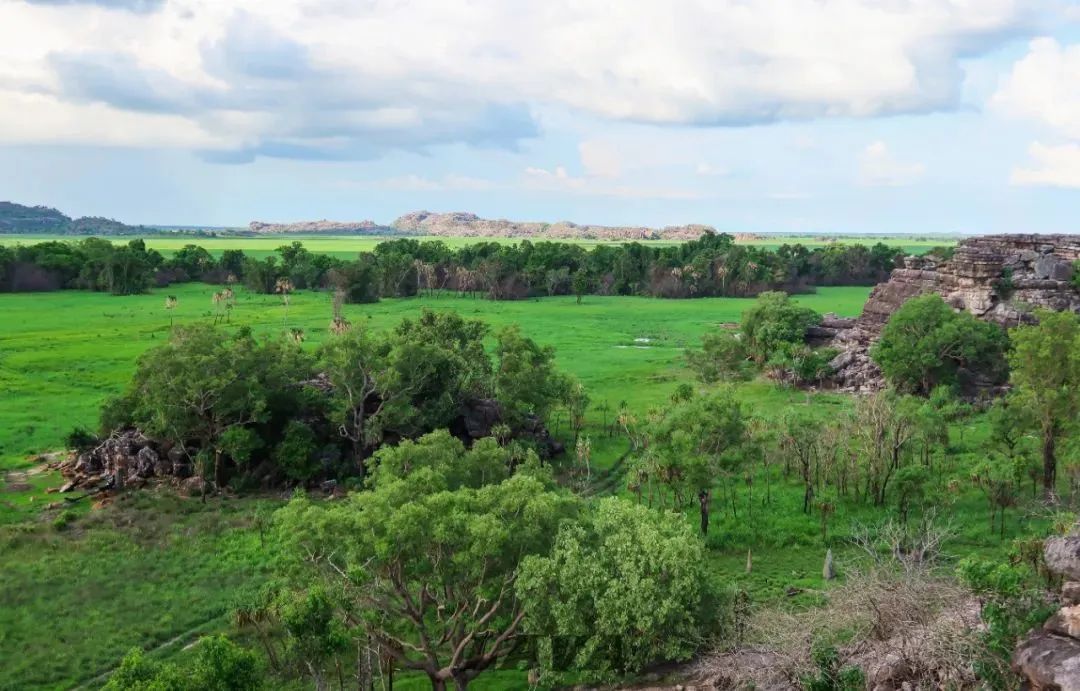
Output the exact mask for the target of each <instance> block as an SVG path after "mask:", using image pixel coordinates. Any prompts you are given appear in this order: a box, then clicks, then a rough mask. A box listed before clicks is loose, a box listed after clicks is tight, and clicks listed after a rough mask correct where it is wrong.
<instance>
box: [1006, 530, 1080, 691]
mask: <svg viewBox="0 0 1080 691" xmlns="http://www.w3.org/2000/svg"><path fill="white" fill-rule="evenodd" d="M1043 558H1044V560H1045V561H1046V568H1047V569H1048V570H1049V571H1050V572H1052V573H1055V574H1058V575H1061V576H1063V577H1065V578H1067V579H1070V580H1066V581H1065V583H1064V585H1063V587H1062V589H1061V600H1062V607H1061V609H1059V610H1058V612H1057V614H1055V615H1054V616H1052V617H1050V619H1048V620H1047V621H1046V623H1045V624H1043V627H1042V628H1041V629H1039V630H1036V631H1033V632H1032V633H1030V634H1028V636H1027V637H1025V638H1024V639H1023V640H1022V641H1020V644H1019V645H1018V646H1017V648H1016V653H1015V654H1014V655H1013V668H1014V669H1015V670H1016V671H1017V673H1019V674H1020V676H1021V677H1022V678H1023V679H1024V685H1023V687H1022V688H1023V689H1030V691H1080V583H1078V582H1077V581H1076V580H1073V579H1080V536H1075V535H1070V536H1066V537H1052V538H1049V539H1047V540H1046V543H1045V544H1044V546H1043Z"/></svg>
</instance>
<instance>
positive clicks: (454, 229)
mask: <svg viewBox="0 0 1080 691" xmlns="http://www.w3.org/2000/svg"><path fill="white" fill-rule="evenodd" d="M391 226H392V227H393V228H394V230H396V231H398V232H399V233H407V234H410V235H436V236H445V237H481V238H542V239H545V240H567V239H585V240H697V239H698V238H700V237H701V234H702V233H704V232H705V231H707V230H712V231H715V229H714V228H713V227H712V226H706V225H699V224H691V225H685V226H666V227H664V228H648V227H646V226H593V225H578V224H577V223H571V222H570V221H559V222H558V223H542V222H537V221H508V220H506V219H486V218H480V217H479V216H477V215H476V214H472V213H467V212H463V211H455V212H450V213H433V212H430V211H414V212H412V213H408V214H405V215H404V216H401V217H399V218H398V219H397V220H395V221H394V222H393V223H392V224H391Z"/></svg>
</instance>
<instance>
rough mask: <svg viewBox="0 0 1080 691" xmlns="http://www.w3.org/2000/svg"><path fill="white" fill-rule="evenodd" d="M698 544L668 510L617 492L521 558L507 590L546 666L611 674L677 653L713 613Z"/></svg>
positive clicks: (680, 655) (684, 652)
mask: <svg viewBox="0 0 1080 691" xmlns="http://www.w3.org/2000/svg"><path fill="white" fill-rule="evenodd" d="M709 583H710V581H709V578H708V575H707V567H706V561H705V550H704V546H703V544H702V543H701V540H700V539H698V538H697V537H695V536H694V534H693V532H692V531H691V530H690V529H689V527H688V526H687V525H686V523H685V522H683V521H682V520H680V519H679V518H678V516H677V515H675V514H672V513H666V512H659V511H653V510H651V509H648V508H645V507H644V506H640V505H636V504H634V503H632V502H628V501H626V500H622V499H617V498H608V499H604V500H601V501H600V502H599V503H597V504H596V507H595V509H594V511H593V512H591V513H590V514H589V516H588V518H587V519H586V520H585V521H583V522H581V523H567V524H564V525H563V526H562V528H561V529H560V530H559V532H558V537H557V539H556V542H555V545H554V549H553V550H552V552H551V553H550V555H545V554H537V555H535V556H530V557H527V558H526V559H525V560H524V562H523V564H522V566H521V575H520V576H519V578H518V583H517V592H518V596H519V597H520V598H521V600H522V602H523V603H524V607H525V610H526V612H527V613H528V615H527V618H526V621H525V626H526V628H527V630H528V632H529V634H530V635H531V636H538V637H544V638H547V639H550V643H549V653H548V654H547V655H546V656H544V657H546V659H542V662H543V663H544V664H545V666H546V670H545V671H546V672H548V673H553V674H555V675H556V678H558V675H559V674H560V673H567V672H568V673H572V676H578V675H583V676H584V677H585V678H586V679H590V680H596V681H599V680H615V679H618V678H620V677H622V676H624V675H627V674H633V673H635V672H638V671H640V670H641V669H642V668H644V667H645V665H647V664H649V663H652V662H656V661H661V660H685V659H687V658H688V657H690V656H691V655H692V654H693V653H694V651H696V650H697V648H698V646H699V645H700V644H701V642H702V640H703V637H704V634H705V628H706V626H707V621H708V620H709V619H710V618H711V617H712V616H713V615H714V613H713V612H711V611H708V610H707V605H708V603H710V602H711V595H712V594H711V592H710V590H709Z"/></svg>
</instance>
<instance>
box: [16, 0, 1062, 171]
mask: <svg viewBox="0 0 1080 691" xmlns="http://www.w3.org/2000/svg"><path fill="white" fill-rule="evenodd" d="M1042 6H1043V3H1042V2H1031V1H1030V0H980V1H979V2H977V3H976V2H957V1H956V0H890V1H889V2H881V1H880V0H844V1H842V2H821V0H789V2H785V3H782V5H780V4H776V3H772V2H746V1H745V0H719V1H715V0H676V1H675V2H672V3H652V2H644V1H641V2H631V1H629V0H628V1H627V2H624V3H620V4H619V7H618V10H619V11H618V12H613V11H612V8H611V5H610V3H608V2H601V1H600V0H595V1H586V2H580V1H579V0H552V1H551V2H548V3H526V2H506V1H505V0H478V1H477V2H471V3H468V4H461V3H446V2H443V1H442V0H414V1H413V2H407V3H406V2H394V1H391V0H371V1H369V2H362V3H347V2H341V0H236V1H235V2H228V3H224V2H206V1H205V0H156V1H155V0H36V1H35V2H33V3H0V26H2V27H3V29H2V30H0V33H2V34H3V35H4V37H5V38H10V39H11V40H6V41H0V65H3V64H4V63H7V64H8V65H13V66H15V65H17V66H18V69H17V70H16V69H15V67H12V70H11V71H12V73H13V74H16V73H17V74H18V75H19V80H20V81H19V83H18V84H17V85H15V84H14V82H13V81H11V80H9V81H8V82H7V85H6V86H5V82H4V80H2V79H0V91H2V90H4V89H7V90H8V91H17V92H19V93H28V92H35V93H42V94H45V95H47V97H48V98H49V99H51V100H50V101H49V102H50V103H52V104H53V107H54V108H56V109H58V110H60V109H74V108H80V107H86V106H88V105H94V106H98V107H105V108H109V109H112V110H115V111H120V112H125V113H140V114H145V117H146V120H145V121H146V122H147V123H149V122H150V121H151V120H152V118H153V116H161V115H169V116H173V117H179V118H183V119H184V120H185V121H186V122H188V123H189V127H190V128H191V129H194V130H197V131H200V132H204V133H206V135H207V137H208V138H209V139H212V140H214V141H216V142H228V144H227V145H223V146H218V147H214V148H210V149H208V150H207V151H206V155H207V156H208V157H211V158H215V159H216V160H225V161H237V162H239V161H245V160H252V159H253V158H255V157H257V156H282V157H297V158H342V159H356V158H367V157H372V156H378V155H381V154H382V153H384V152H386V151H390V150H399V149H404V150H412V151H426V150H428V149H429V148H430V147H432V146H436V145H440V144H448V143H465V144H469V145H473V146H482V147H497V148H515V147H517V146H519V144H520V142H522V141H523V140H526V139H528V138H530V137H533V136H535V135H536V134H537V132H538V125H537V121H536V115H535V113H536V112H537V111H538V110H542V109H544V108H549V107H555V108H560V109H567V110H569V111H571V112H578V113H588V114H590V115H592V116H594V117H599V118H607V119H614V120H624V121H631V122H649V123H657V124H662V125H673V124H674V125H705V126H712V125H743V124H756V123H768V122H774V121H779V120H792V119H809V118H820V117H836V116H844V117H874V116H880V115H891V114H896V113H918V112H927V111H933V110H939V109H943V108H951V107H954V106H956V104H957V102H958V99H959V93H960V86H961V83H962V79H963V74H962V70H961V68H960V60H961V59H962V58H964V57H967V56H971V55H976V54H979V53H981V52H983V51H988V50H991V49H993V48H995V47H996V46H998V45H1001V44H1002V42H1004V41H1005V40H1006V39H1008V38H1009V37H1011V36H1014V35H1017V34H1023V33H1025V32H1027V31H1029V30H1030V27H1031V26H1033V24H1034V22H1035V21H1036V20H1037V19H1038V18H1039V17H1040V12H1041V11H1042ZM102 7H108V8H112V9H126V10H131V11H127V12H102V11H101V8H102ZM85 12H94V13H95V14H94V17H93V19H94V26H95V30H94V31H93V32H87V31H86V22H87V17H85V16H81V14H80V13H85ZM23 36H32V37H34V40H33V41H30V40H22V39H21V38H20V37H23ZM72 46H79V48H78V49H73V48H72ZM2 73H3V68H2V67H0V77H2V76H3V74H2ZM26 75H30V76H29V77H28V76H26ZM28 79H29V80H30V83H26V82H27V80H28ZM137 129H138V130H139V131H147V132H149V130H150V129H152V128H150V127H149V125H147V126H145V127H140V128H137ZM154 136H155V138H156V137H157V135H156V134H155V135H154ZM177 145H184V144H182V143H181V142H178V144H177ZM580 153H581V156H582V160H583V162H585V165H586V167H587V168H588V170H589V171H590V174H592V175H595V176H601V177H603V176H608V177H610V176H611V175H612V174H618V171H620V170H623V169H624V166H623V165H622V164H620V162H619V160H618V156H617V153H618V152H614V153H615V155H612V154H613V152H612V151H610V150H608V151H605V150H603V148H602V147H601V146H600V145H596V144H584V143H583V149H582V151H581V152H580Z"/></svg>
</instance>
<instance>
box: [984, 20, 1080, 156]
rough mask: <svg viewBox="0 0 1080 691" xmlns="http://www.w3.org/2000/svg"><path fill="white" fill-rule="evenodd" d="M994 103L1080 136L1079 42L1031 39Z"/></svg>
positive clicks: (1002, 82) (999, 106)
mask: <svg viewBox="0 0 1080 691" xmlns="http://www.w3.org/2000/svg"><path fill="white" fill-rule="evenodd" d="M991 103H992V104H993V105H994V106H995V107H996V108H997V109H998V110H1000V111H1001V112H1004V113H1006V114H1008V115H1012V116H1014V117H1021V118H1026V119H1029V120H1033V121H1035V122H1038V123H1040V124H1042V125H1044V126H1046V127H1047V128H1049V129H1051V130H1052V131H1054V132H1056V133H1058V134H1060V135H1063V136H1065V137H1069V138H1072V139H1080V43H1078V44H1076V45H1072V46H1062V45H1061V44H1059V43H1058V42H1057V41H1055V40H1054V39H1052V38H1040V39H1036V40H1034V41H1032V42H1031V44H1030V45H1029V47H1028V53H1027V55H1025V56H1024V57H1023V58H1021V59H1020V60H1019V61H1017V63H1016V64H1015V65H1013V67H1012V70H1011V72H1010V73H1009V74H1008V75H1007V76H1006V77H1005V78H1003V79H1002V81H1001V83H1000V85H999V88H998V91H997V93H996V94H994V96H993V98H992V100H991Z"/></svg>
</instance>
